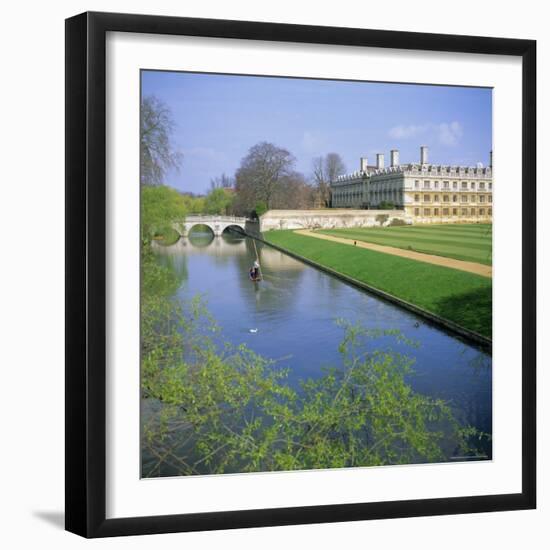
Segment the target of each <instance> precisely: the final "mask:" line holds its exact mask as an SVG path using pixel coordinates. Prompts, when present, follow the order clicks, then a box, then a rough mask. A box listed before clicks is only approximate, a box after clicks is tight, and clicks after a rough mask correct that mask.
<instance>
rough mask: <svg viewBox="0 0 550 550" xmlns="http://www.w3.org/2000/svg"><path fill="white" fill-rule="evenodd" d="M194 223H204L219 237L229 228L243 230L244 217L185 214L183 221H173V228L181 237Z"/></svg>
mask: <svg viewBox="0 0 550 550" xmlns="http://www.w3.org/2000/svg"><path fill="white" fill-rule="evenodd" d="M196 225H206V226H207V227H208V228H209V229H210V230H211V231H212V233H214V236H216V237H219V236H221V235H222V233H223V232H224V231H225V230H226V229H228V228H230V227H235V228H239V229H240V230H241V231H243V232H244V231H245V226H246V218H238V217H235V216H210V215H196V216H187V218H185V221H183V222H178V223H174V224H173V227H174V229H175V230H176V231H177V232H178V233H179V234H180V236H182V237H186V236H187V235H188V233H189V231H191V229H193V227H195V226H196Z"/></svg>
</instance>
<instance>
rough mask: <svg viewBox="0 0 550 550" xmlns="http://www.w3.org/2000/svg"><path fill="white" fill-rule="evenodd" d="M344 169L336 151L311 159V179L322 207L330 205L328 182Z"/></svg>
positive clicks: (343, 171)
mask: <svg viewBox="0 0 550 550" xmlns="http://www.w3.org/2000/svg"><path fill="white" fill-rule="evenodd" d="M345 171H346V167H345V165H344V162H343V160H342V158H341V157H340V155H339V154H338V153H328V155H327V156H326V157H323V156H321V157H316V158H314V159H313V180H314V181H315V184H316V186H317V192H318V196H319V200H320V201H321V204H322V205H323V206H324V207H328V206H330V183H331V182H333V181H334V180H335V179H336V178H337V177H338V176H341V175H342V174H344V173H345Z"/></svg>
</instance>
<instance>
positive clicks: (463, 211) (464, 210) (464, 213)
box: [461, 208, 468, 216]
mask: <svg viewBox="0 0 550 550" xmlns="http://www.w3.org/2000/svg"><path fill="white" fill-rule="evenodd" d="M461 212H462V215H463V216H467V215H468V209H467V208H463V209H462V210H461Z"/></svg>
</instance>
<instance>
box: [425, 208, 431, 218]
mask: <svg viewBox="0 0 550 550" xmlns="http://www.w3.org/2000/svg"><path fill="white" fill-rule="evenodd" d="M429 215H430V209H429V208H424V216H429Z"/></svg>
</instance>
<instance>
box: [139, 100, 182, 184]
mask: <svg viewBox="0 0 550 550" xmlns="http://www.w3.org/2000/svg"><path fill="white" fill-rule="evenodd" d="M174 126H175V124H174V120H173V118H172V113H171V111H170V109H169V108H168V106H167V105H166V104H165V103H163V102H162V101H161V100H160V99H158V98H157V97H155V96H153V95H150V96H146V97H144V98H143V99H142V101H141V124H140V161H141V171H140V180H141V183H142V184H143V185H160V184H162V183H163V180H164V176H165V174H166V171H167V170H168V169H170V168H176V169H178V167H179V164H180V162H181V153H179V152H177V151H175V150H174V146H173V144H172V141H171V135H172V133H173V131H174Z"/></svg>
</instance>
